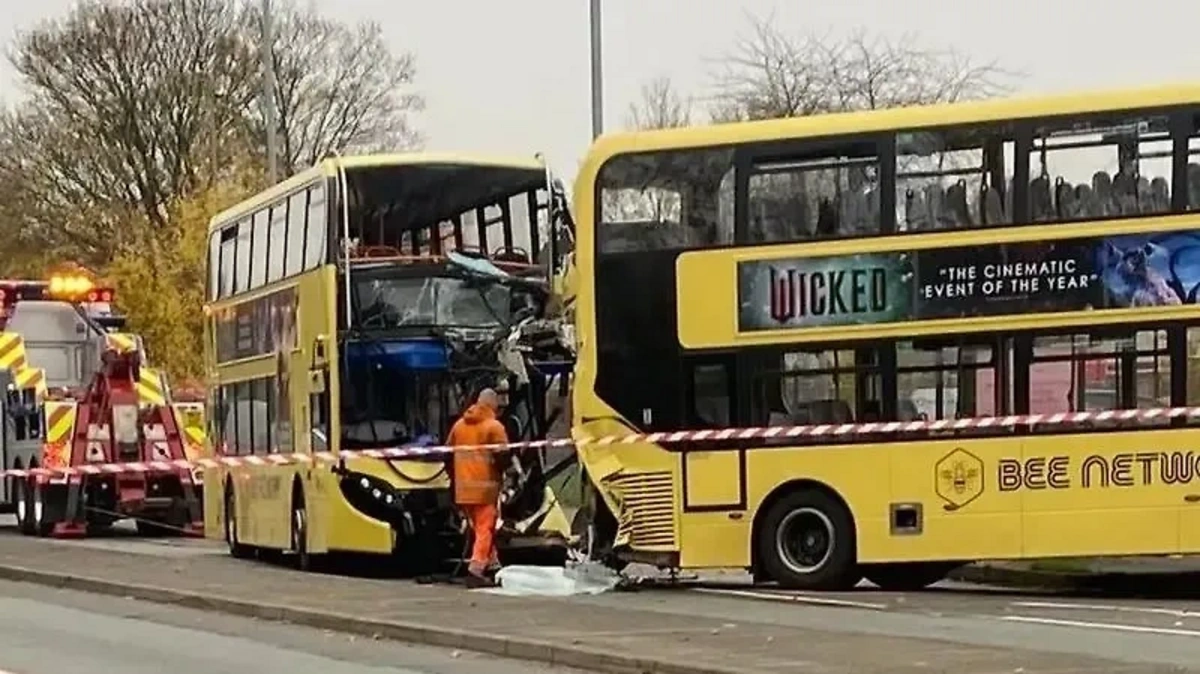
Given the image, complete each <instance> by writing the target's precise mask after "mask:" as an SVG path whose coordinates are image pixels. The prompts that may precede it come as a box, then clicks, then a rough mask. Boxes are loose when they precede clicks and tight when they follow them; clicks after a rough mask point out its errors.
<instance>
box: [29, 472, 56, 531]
mask: <svg viewBox="0 0 1200 674" xmlns="http://www.w3.org/2000/svg"><path fill="white" fill-rule="evenodd" d="M55 515H56V508H55V503H54V501H53V498H52V495H51V490H50V486H49V485H45V484H41V483H38V484H35V485H34V487H33V513H32V518H33V532H34V534H35V535H37V536H42V537H46V536H49V535H50V533H51V532H52V531H54V525H55V523H56V522H57V520H56V518H55Z"/></svg>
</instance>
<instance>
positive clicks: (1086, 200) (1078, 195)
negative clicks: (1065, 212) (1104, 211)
mask: <svg viewBox="0 0 1200 674" xmlns="http://www.w3.org/2000/svg"><path fill="white" fill-rule="evenodd" d="M1075 204H1076V207H1077V208H1078V209H1079V215H1080V217H1083V218H1091V217H1093V216H1096V215H1097V214H1098V212H1099V208H1100V207H1099V204H1097V203H1096V193H1095V192H1093V191H1092V186H1091V185H1086V184H1083V185H1076V186H1075Z"/></svg>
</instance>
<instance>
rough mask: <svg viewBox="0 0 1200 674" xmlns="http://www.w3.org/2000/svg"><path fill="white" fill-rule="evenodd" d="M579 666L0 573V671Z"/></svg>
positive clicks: (85, 673)
mask: <svg viewBox="0 0 1200 674" xmlns="http://www.w3.org/2000/svg"><path fill="white" fill-rule="evenodd" d="M248 671H253V672H255V674H275V673H279V674H452V673H453V674H525V673H538V674H582V673H581V672H578V670H567V669H561V668H558V669H555V668H550V667H541V666H538V665H533V664H530V663H524V662H511V661H504V660H500V659H497V658H491V657H483V656H476V655H473V654H470V653H459V652H451V651H444V650H439V649H434V648H426V647H418V646H408V645H404V644H398V643H394V642H389V641H382V640H381V641H375V640H371V639H364V638H356V637H352V636H347V635H344V634H337V633H333V632H323V631H320V630H313V629H308V628H302V627H295V626H291V625H283V624H278V623H270V622H263V621H256V620H251V619H245V618H236V617H231V616H224V615H219V614H214V613H205V612H201V611H194V610H190V609H181V608H176V607H172V606H162V605H158V604H148V603H143V602H137V601H133V600H129V599H118V598H113V597H101V596H96V595H88V594H82V593H78V592H71V591H66V590H54V589H50V588H42V587H38V586H32V585H25V584H18V583H8V582H0V674H97V673H99V672H121V674H163V672H171V674H225V673H226V672H228V673H229V674H246V672H248Z"/></svg>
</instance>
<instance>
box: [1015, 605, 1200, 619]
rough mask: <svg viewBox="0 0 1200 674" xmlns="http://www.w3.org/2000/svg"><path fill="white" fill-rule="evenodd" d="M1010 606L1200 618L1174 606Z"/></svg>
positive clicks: (1198, 613)
mask: <svg viewBox="0 0 1200 674" xmlns="http://www.w3.org/2000/svg"><path fill="white" fill-rule="evenodd" d="M1010 606H1020V607H1022V608H1047V609H1066V610H1076V611H1112V612H1114V613H1149V614H1153V615H1168V616H1171V617H1173V618H1200V611H1183V610H1180V609H1174V608H1158V607H1154V606H1119V605H1111V604H1076V603H1068V602H1054V601H1014V602H1012V603H1011V604H1010Z"/></svg>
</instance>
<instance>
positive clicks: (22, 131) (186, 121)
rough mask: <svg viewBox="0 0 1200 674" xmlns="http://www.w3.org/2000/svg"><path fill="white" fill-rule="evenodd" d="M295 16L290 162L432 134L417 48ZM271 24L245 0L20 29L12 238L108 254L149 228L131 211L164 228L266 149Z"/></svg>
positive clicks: (110, 7)
mask: <svg viewBox="0 0 1200 674" xmlns="http://www.w3.org/2000/svg"><path fill="white" fill-rule="evenodd" d="M280 14H281V20H280V23H281V30H280V31H279V39H278V42H277V43H276V44H275V46H274V49H273V54H274V58H275V63H276V69H277V73H278V86H279V96H278V99H279V101H280V103H281V105H280V109H281V112H282V115H281V131H282V137H283V138H284V144H283V147H284V150H285V157H284V158H285V165H286V166H285V168H289V169H290V168H294V167H296V166H299V165H303V164H308V163H311V162H312V161H313V160H314V159H316V158H318V157H320V156H321V155H323V154H325V153H326V152H328V151H329V150H330V149H335V148H336V149H340V150H359V149H364V148H375V147H389V148H392V147H404V146H409V145H411V144H412V143H414V142H416V141H417V140H418V137H417V135H416V134H415V133H414V132H413V131H412V128H411V126H410V124H411V120H410V117H409V113H410V112H412V111H414V110H417V109H419V108H420V103H421V101H420V98H419V97H417V96H416V95H415V94H413V93H411V92H410V91H408V87H409V86H410V85H411V82H412V78H413V73H414V70H413V58H412V56H411V55H395V54H393V53H392V52H391V51H389V49H388V48H387V45H386V43H385V42H384V40H383V37H382V34H381V33H380V30H379V28H378V26H374V25H371V24H364V25H361V26H357V27H350V26H345V25H342V24H339V23H337V22H334V21H330V20H327V19H324V18H321V17H320V16H318V15H316V14H314V13H313V12H312V11H311V10H301V9H298V8H296V7H295V6H294V5H284V6H283V7H282V8H280ZM260 19H261V17H259V16H257V15H256V14H255V13H254V11H253V10H252V9H249V8H247V7H246V6H245V5H244V3H242V2H239V1H238V0H128V1H126V2H111V1H106V0H81V1H80V2H79V4H77V5H76V6H75V7H74V8H73V9H72V11H71V12H70V13H69V14H68V15H66V16H65V17H62V18H59V19H54V20H50V21H47V22H44V23H42V24H40V25H39V26H37V27H36V28H34V29H33V30H31V31H29V32H26V33H24V34H21V35H20V36H18V39H17V41H16V43H15V45H14V48H13V50H12V53H11V55H10V59H11V61H12V62H13V64H14V66H15V67H16V70H17V72H18V74H19V75H20V76H21V78H22V80H23V83H24V85H25V89H26V93H27V96H26V100H25V101H24V102H23V103H22V104H21V105H20V106H19V107H18V108H17V109H16V110H15V111H12V112H11V113H9V114H8V116H7V117H6V118H5V119H4V120H3V122H2V123H0V148H2V149H3V152H2V153H0V185H3V187H2V188H0V231H4V232H6V235H5V236H4V237H2V238H0V240H3V241H8V242H15V241H17V240H21V241H23V242H25V245H28V246H35V247H38V248H46V249H49V248H54V247H56V246H58V245H60V244H62V245H66V246H68V248H69V249H70V250H71V251H72V254H75V255H78V256H80V257H81V259H84V260H90V261H94V262H97V263H104V262H106V261H107V260H108V259H110V258H111V255H112V253H113V251H114V250H116V249H117V248H118V247H120V246H122V245H125V244H128V243H131V242H132V241H134V240H136V237H137V236H139V234H138V233H137V232H135V231H131V230H130V227H129V223H130V222H137V221H139V220H138V219H136V218H129V217H126V216H127V215H128V212H129V211H130V210H132V211H134V212H136V213H140V214H141V215H142V216H143V217H142V218H141V221H145V222H147V223H148V224H149V225H150V226H152V227H162V226H163V224H164V222H165V218H166V205H167V204H168V203H170V202H171V201H172V200H174V199H177V198H180V197H185V196H187V195H189V194H192V193H194V192H196V191H199V190H203V189H206V188H207V187H208V186H210V185H211V184H212V182H213V181H216V180H221V179H223V178H224V177H225V176H226V174H227V173H228V172H229V167H230V166H233V165H235V164H236V165H237V166H238V167H239V168H244V167H245V158H246V157H247V156H250V157H251V158H252V159H253V158H257V157H260V156H261V155H262V154H264V148H265V134H264V133H263V132H264V128H263V124H262V119H263V116H262V107H261V91H262V86H261V83H262V75H263V71H262V67H261V66H262V63H261V57H260V51H259V47H258V43H259V38H260V34H261V23H260ZM107 214H117V215H115V216H113V217H112V218H111V221H110V218H109V217H108V215H107Z"/></svg>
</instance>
